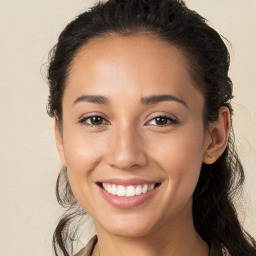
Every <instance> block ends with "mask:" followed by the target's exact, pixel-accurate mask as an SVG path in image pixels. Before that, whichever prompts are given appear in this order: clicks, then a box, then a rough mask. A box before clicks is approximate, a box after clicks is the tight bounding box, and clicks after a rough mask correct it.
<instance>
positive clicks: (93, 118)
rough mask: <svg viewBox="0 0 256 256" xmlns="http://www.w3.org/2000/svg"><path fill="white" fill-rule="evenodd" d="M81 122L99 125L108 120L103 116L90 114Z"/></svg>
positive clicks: (88, 124)
mask: <svg viewBox="0 0 256 256" xmlns="http://www.w3.org/2000/svg"><path fill="white" fill-rule="evenodd" d="M80 123H82V124H85V125H87V126H99V125H102V124H106V123H107V122H106V120H105V119H104V118H103V117H101V116H90V117H86V118H84V119H82V120H81V121H80Z"/></svg>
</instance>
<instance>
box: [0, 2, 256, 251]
mask: <svg viewBox="0 0 256 256" xmlns="http://www.w3.org/2000/svg"><path fill="white" fill-rule="evenodd" d="M93 2H95V1H85V0H54V1H52V0H22V1H20V0H0V11H1V15H0V72H1V74H0V122H1V126H0V142H1V144H0V195H1V206H0V207H1V211H0V212H1V217H0V255H19V256H23V255H24V256H30V255H33V256H34V255H37V256H43V255H53V253H52V249H51V236H52V232H53V229H54V226H55V223H56V221H57V218H58V216H59V214H60V213H61V209H60V207H59V206H58V205H57V202H56V200H55V194H54V187H55V180H56V177H57V173H58V170H59V168H60V163H59V160H58V156H57V152H56V149H55V142H54V134H53V120H51V119H50V118H49V117H48V116H47V115H46V110H45V109H46V102H47V96H48V91H47V85H46V83H45V81H44V78H43V75H41V73H40V67H41V66H43V64H44V63H45V62H47V56H48V52H49V50H50V48H51V47H52V46H53V44H54V43H55V42H56V40H57V36H58V34H59V33H60V31H61V30H62V28H63V27H64V25H65V24H66V23H67V22H68V21H70V20H71V19H72V18H73V17H74V16H76V15H77V14H78V13H79V12H82V11H83V10H84V9H85V8H86V6H89V5H91V3H93ZM186 2H187V4H188V5H189V6H190V7H191V8H194V9H195V10H197V11H198V12H199V13H200V14H201V15H203V16H205V17H207V18H208V20H209V22H210V24H211V25H212V26H213V27H214V28H216V29H217V30H218V31H219V32H220V33H221V34H223V35H224V36H225V37H226V38H228V39H229V40H230V41H231V42H232V44H233V48H232V50H231V72H230V75H231V78H232V79H233V82H234V85H235V95H236V97H235V99H234V100H233V103H234V107H235V111H236V118H235V120H234V125H235V132H236V138H237V145H238V149H239V151H240V154H241V158H242V161H243V163H244V166H245V169H246V175H247V181H246V187H245V201H246V204H245V205H244V206H245V210H242V209H241V211H240V215H241V219H243V220H244V221H245V227H246V228H247V229H248V230H249V231H250V232H251V233H252V234H253V235H254V236H255V237H256V221H255V216H256V199H255V193H256V186H255V183H256V167H255V166H256V135H255V127H256V114H255V113H256V104H255V99H256V85H255V73H256V65H255V60H256V50H255V48H256V1H255V0H244V1H242V0H214V1H213V0H187V1H186ZM41 71H42V72H44V68H43V67H42V69H41Z"/></svg>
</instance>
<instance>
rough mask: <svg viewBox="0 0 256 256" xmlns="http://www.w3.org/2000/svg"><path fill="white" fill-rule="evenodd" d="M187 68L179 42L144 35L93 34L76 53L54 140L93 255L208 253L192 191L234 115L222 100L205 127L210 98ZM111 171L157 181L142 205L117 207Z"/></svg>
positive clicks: (223, 142)
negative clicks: (88, 223) (86, 223)
mask: <svg viewBox="0 0 256 256" xmlns="http://www.w3.org/2000/svg"><path fill="white" fill-rule="evenodd" d="M187 67H188V62H187V60H186V58H185V56H184V55H183V53H182V52H181V51H180V50H178V49H177V48H176V47H174V46H172V45H170V44H167V43H166V42H163V41H161V40H159V39H157V38H155V37H149V36H145V35H139V34H138V35H133V36H129V37H122V36H118V35H112V36H110V37H106V38H97V39H93V40H92V41H90V42H89V43H87V44H86V45H84V46H83V47H82V48H81V49H80V50H79V51H78V53H77V55H76V56H75V58H74V60H73V63H72V67H71V70H70V73H69V77H68V80H67V84H66V89H65V92H64V96H63V104H62V105H63V130H62V131H60V129H59V127H58V122H57V121H56V126H55V132H56V142H57V148H58V151H59V155H60V159H61V162H62V164H63V165H64V166H67V169H68V177H69V182H70V185H71V188H72V191H73V193H74V195H75V197H76V198H77V200H78V201H79V203H80V204H81V205H82V206H83V207H84V209H85V210H86V211H87V212H88V213H89V214H90V215H91V216H92V217H93V219H94V222H95V226H96V231H97V236H98V243H97V245H96V248H95V250H94V252H93V255H94V256H96V255H100V256H110V255H111V256H115V255H118V256H126V255H127V256H128V255H136V256H156V255H161V256H167V255H168V256H170V255H175V256H176V255H179V256H188V255H191V252H193V254H194V255H198V256H207V255H208V253H209V249H208V245H207V244H206V243H205V241H203V240H202V238H201V237H200V236H199V235H198V234H197V232H196V230H195V228H194V225H193V218H192V195H193V191H194V189H195V187H196V184H197V181H198V178H199V174H200V168H201V164H202V162H205V163H207V164H211V163H213V162H215V161H216V160H217V159H218V157H219V156H220V155H221V154H222V153H223V151H224V149H225V147H226V145H227V139H228V134H229V130H230V117H229V111H228V109H227V108H225V107H222V108H221V109H220V110H219V118H218V120H217V121H216V122H214V123H211V124H209V126H208V127H204V123H203V118H202V117H203V109H204V97H203V95H202V93H201V92H200V91H199V90H198V89H196V88H197V86H196V84H195V82H194V81H193V79H192V77H191V75H190V74H189V72H188V68H187ZM163 95H164V97H162V96H163ZM92 96H93V97H92ZM99 96H100V97H99ZM159 96H161V97H159ZM109 179H111V180H113V179H115V180H118V181H120V180H121V181H125V182H126V183H127V182H128V183H129V182H130V181H131V183H132V184H131V185H134V184H133V183H134V181H137V180H138V179H140V180H146V181H145V182H144V183H147V182H148V183H154V184H157V185H156V187H154V189H153V190H152V196H150V197H149V198H148V199H145V200H144V201H142V202H140V203H139V204H136V205H135V206H134V205H132V204H131V205H128V206H127V205H126V204H125V205H124V204H122V202H121V203H120V205H121V206H120V205H118V206H117V205H115V203H114V204H113V203H112V201H114V202H116V201H117V202H118V203H119V201H118V200H119V199H120V197H119V199H118V197H116V198H117V200H116V199H115V200H112V199H113V198H112V196H110V198H112V199H106V198H105V197H104V196H103V194H106V193H107V192H106V191H105V190H104V189H103V187H102V183H104V181H106V180H107V181H108V180H109ZM115 182H116V181H115ZM110 183H111V182H110ZM112 183H113V182H112ZM109 200H110V201H109ZM111 200H112V201H111ZM120 201H122V200H120Z"/></svg>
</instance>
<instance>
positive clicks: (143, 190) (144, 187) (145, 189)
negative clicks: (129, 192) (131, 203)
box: [142, 184, 148, 194]
mask: <svg viewBox="0 0 256 256" xmlns="http://www.w3.org/2000/svg"><path fill="white" fill-rule="evenodd" d="M147 192H148V185H147V184H145V185H144V186H143V188H142V193H143V194H145V193H147Z"/></svg>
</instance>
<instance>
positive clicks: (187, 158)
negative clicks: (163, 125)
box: [152, 127, 203, 201]
mask: <svg viewBox="0 0 256 256" xmlns="http://www.w3.org/2000/svg"><path fill="white" fill-rule="evenodd" d="M158 145H159V146H158V147H156V148H155V149H154V152H155V153H154V154H153V152H152V155H153V156H154V161H155V162H156V163H157V164H158V165H160V166H161V170H162V171H163V172H164V173H165V175H166V177H167V180H168V184H167V186H168V189H167V191H168V192H167V194H166V196H168V197H173V198H174V197H175V200H178V201H179V200H188V199H189V198H191V196H192V194H193V192H194V189H195V187H196V184H197V182H198V179H199V175H200V170H201V165H202V159H203V132H202V130H200V129H199V130H197V129H193V127H191V129H188V130H187V132H181V133H179V132H177V133H175V134H172V135H167V136H166V137H165V138H164V137H163V138H162V140H160V141H159V140H158Z"/></svg>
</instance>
